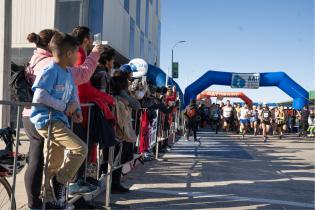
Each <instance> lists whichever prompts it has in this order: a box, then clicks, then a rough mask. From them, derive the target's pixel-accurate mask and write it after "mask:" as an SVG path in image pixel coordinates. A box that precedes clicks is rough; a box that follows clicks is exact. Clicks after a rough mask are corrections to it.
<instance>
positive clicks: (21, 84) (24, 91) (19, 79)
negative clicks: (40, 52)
mask: <svg viewBox="0 0 315 210" xmlns="http://www.w3.org/2000/svg"><path fill="white" fill-rule="evenodd" d="M45 58H47V57H43V58H41V59H39V60H38V61H37V62H36V63H35V64H34V65H32V66H31V65H30V64H29V63H28V64H27V66H26V67H24V66H19V65H17V64H15V63H13V62H12V63H11V70H12V73H11V79H10V87H11V91H12V94H13V95H14V96H15V97H14V98H15V100H16V101H22V102H32V100H33V94H34V93H33V91H32V85H33V82H34V80H35V76H34V71H33V68H34V67H35V66H36V65H37V64H38V63H39V62H40V61H42V60H44V59H45Z"/></svg>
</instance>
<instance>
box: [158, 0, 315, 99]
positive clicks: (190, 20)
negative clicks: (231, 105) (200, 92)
mask: <svg viewBox="0 0 315 210" xmlns="http://www.w3.org/2000/svg"><path fill="white" fill-rule="evenodd" d="M313 4H314V3H313V0H162V35H161V36H162V37H161V63H160V66H161V68H162V69H163V70H165V71H167V68H168V67H170V66H171V48H172V46H173V45H174V43H175V42H177V41H179V40H186V41H187V43H183V44H180V45H178V46H177V47H176V48H175V51H174V60H175V61H178V62H179V79H177V80H176V81H177V82H178V84H179V85H180V86H181V88H182V90H183V91H184V89H185V88H186V87H187V86H188V85H189V84H190V83H192V82H193V81H195V80H196V79H198V78H199V77H200V76H201V75H203V74H204V73H205V72H206V71H207V70H218V71H232V72H240V73H241V72H242V73H245V72H249V73H251V72H269V71H271V72H272V71H284V72H286V73H287V74H288V75H289V76H290V77H291V78H293V79H294V80H295V81H296V82H297V83H299V84H301V85H302V86H303V87H304V88H305V89H307V90H310V89H315V70H314V26H313V24H314V22H313V21H314V20H313V18H314V16H313V15H314V5H313ZM208 90H218V91H242V92H244V93H245V94H247V95H248V96H249V97H250V98H251V99H253V100H254V101H268V102H279V101H284V100H288V99H290V97H289V96H287V95H286V94H285V93H283V92H282V91H281V90H280V89H278V88H277V87H265V88H260V89H258V90H249V89H231V88H230V87H228V86H211V87H210V88H208Z"/></svg>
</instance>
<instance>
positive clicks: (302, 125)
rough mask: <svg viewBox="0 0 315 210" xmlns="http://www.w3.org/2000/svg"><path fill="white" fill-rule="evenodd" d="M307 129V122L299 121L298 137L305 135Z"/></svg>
mask: <svg viewBox="0 0 315 210" xmlns="http://www.w3.org/2000/svg"><path fill="white" fill-rule="evenodd" d="M307 128H308V122H307V121H301V122H300V135H306V133H307Z"/></svg>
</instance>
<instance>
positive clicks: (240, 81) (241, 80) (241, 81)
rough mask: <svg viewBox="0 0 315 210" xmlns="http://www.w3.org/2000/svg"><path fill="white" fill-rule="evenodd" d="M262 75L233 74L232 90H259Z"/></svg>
mask: <svg viewBox="0 0 315 210" xmlns="http://www.w3.org/2000/svg"><path fill="white" fill-rule="evenodd" d="M259 82H260V74H259V73H253V74H232V84H231V87H232V88H248V89H258V88H259Z"/></svg>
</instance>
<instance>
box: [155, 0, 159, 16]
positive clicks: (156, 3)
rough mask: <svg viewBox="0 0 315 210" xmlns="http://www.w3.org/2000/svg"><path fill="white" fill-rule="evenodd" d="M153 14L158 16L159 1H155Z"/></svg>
mask: <svg viewBox="0 0 315 210" xmlns="http://www.w3.org/2000/svg"><path fill="white" fill-rule="evenodd" d="M155 14H156V16H159V0H155Z"/></svg>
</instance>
